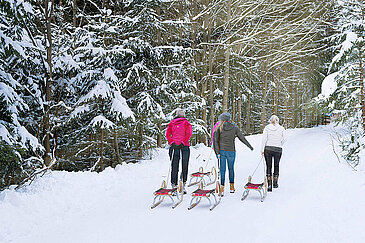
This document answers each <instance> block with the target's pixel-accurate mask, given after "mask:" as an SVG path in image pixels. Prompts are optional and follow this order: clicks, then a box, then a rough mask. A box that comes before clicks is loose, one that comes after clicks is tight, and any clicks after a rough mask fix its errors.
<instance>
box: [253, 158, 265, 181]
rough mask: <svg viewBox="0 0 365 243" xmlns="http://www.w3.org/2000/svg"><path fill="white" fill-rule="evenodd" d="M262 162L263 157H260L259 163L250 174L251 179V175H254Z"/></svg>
mask: <svg viewBox="0 0 365 243" xmlns="http://www.w3.org/2000/svg"><path fill="white" fill-rule="evenodd" d="M263 160H264V156H262V157H261V160H260V162H259V163H258V165H257V166H256V169H255V170H254V172H253V173H252V175H251V177H253V175H254V174H255V173H256V170H257V169H258V168H259V166H260V164H261V162H262V161H263Z"/></svg>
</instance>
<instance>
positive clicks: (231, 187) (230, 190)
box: [229, 183, 236, 193]
mask: <svg viewBox="0 0 365 243" xmlns="http://www.w3.org/2000/svg"><path fill="white" fill-rule="evenodd" d="M235 191H236V190H235V189H234V183H229V192H230V193H234V192H235Z"/></svg>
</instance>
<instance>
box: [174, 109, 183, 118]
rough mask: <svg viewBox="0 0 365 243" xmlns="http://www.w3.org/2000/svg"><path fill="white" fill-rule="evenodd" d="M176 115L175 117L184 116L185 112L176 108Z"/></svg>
mask: <svg viewBox="0 0 365 243" xmlns="http://www.w3.org/2000/svg"><path fill="white" fill-rule="evenodd" d="M176 116H177V117H185V112H184V110H183V109H180V108H177V109H176Z"/></svg>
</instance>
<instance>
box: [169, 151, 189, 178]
mask: <svg viewBox="0 0 365 243" xmlns="http://www.w3.org/2000/svg"><path fill="white" fill-rule="evenodd" d="M180 154H181V155H182V156H181V157H182V159H181V162H182V179H183V182H184V183H185V182H186V180H187V178H188V166H189V158H190V148H189V146H184V147H183V148H175V149H174V148H172V146H171V147H170V149H169V155H170V160H171V156H173V157H172V162H171V184H172V185H177V181H178V173H179V161H180Z"/></svg>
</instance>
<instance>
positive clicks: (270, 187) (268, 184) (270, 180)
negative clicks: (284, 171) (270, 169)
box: [266, 175, 272, 192]
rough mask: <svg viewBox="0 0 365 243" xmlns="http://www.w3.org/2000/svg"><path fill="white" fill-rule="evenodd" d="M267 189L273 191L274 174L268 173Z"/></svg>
mask: <svg viewBox="0 0 365 243" xmlns="http://www.w3.org/2000/svg"><path fill="white" fill-rule="evenodd" d="M266 177H267V191H269V192H272V176H271V175H267V176H266Z"/></svg>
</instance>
